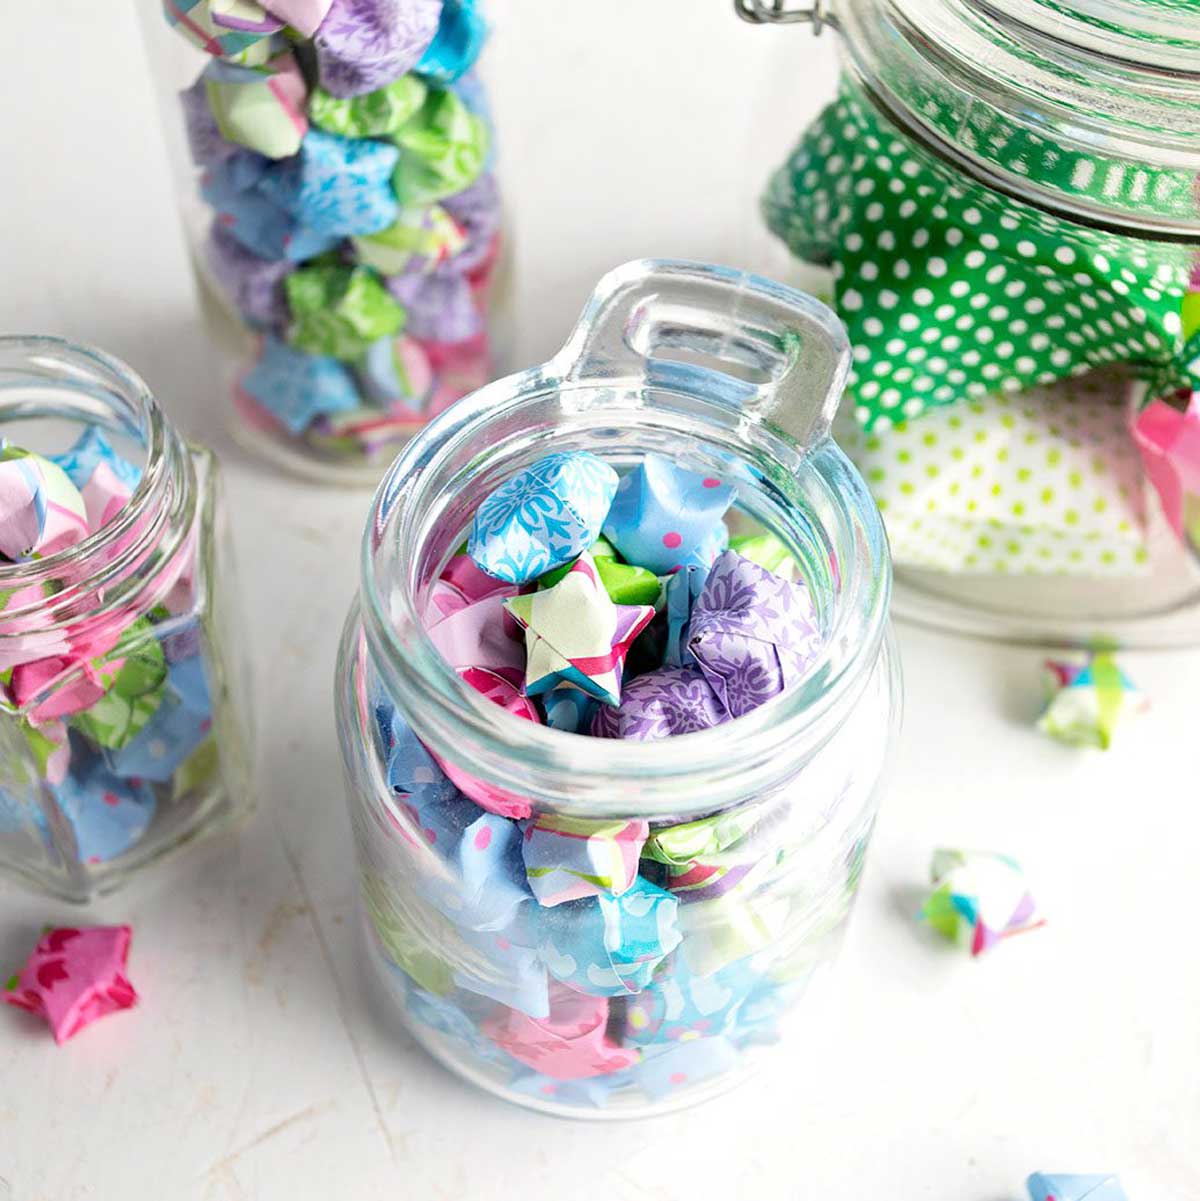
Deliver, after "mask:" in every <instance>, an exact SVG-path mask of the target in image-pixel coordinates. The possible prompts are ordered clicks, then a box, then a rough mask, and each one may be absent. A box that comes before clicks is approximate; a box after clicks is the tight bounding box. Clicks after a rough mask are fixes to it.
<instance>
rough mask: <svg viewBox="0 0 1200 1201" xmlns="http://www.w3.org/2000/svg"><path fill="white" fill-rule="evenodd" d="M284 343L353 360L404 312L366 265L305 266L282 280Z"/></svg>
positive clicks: (397, 326) (400, 322)
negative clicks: (287, 318) (287, 316)
mask: <svg viewBox="0 0 1200 1201" xmlns="http://www.w3.org/2000/svg"><path fill="white" fill-rule="evenodd" d="M283 287H284V291H285V293H286V294H287V302H288V309H289V310H290V312H291V314H292V324H291V326H290V327H289V328H288V341H289V342H290V343H291V344H292V346H294V347H295V348H296V349H297V350H301V351H304V352H306V353H307V354H311V355H331V356H332V357H333V358H335V359H348V360H355V359H359V358H361V357H362V356H363V355H364V354H366V353H367V352H368V350H369V349H370V348H371V345H372V344H373V343H375V342H377V341H378V340H379V339H380V338H389V337H391V336H392V335H393V334H397V333H399V332H400V330H401V329H402V328H403V327H404V310H403V309H402V308H401V307H400V306H399V305H398V304H397V303H396V302H395V301H394V300H393V299H392V297H391V295H390V294H389V293H388V291H387V289H386V288H385V287H384V286H383V285H382V284H381V283H380V282H379V280H378V279H377V278H376V277H375V275H374V274H373V273H372V272H370V271H368V270H367V269H366V268H365V267H343V266H337V265H330V266H319V267H303V268H301V269H300V270H299V271H293V272H292V273H291V275H289V276H288V277H287V278H286V279H285V280H284V281H283Z"/></svg>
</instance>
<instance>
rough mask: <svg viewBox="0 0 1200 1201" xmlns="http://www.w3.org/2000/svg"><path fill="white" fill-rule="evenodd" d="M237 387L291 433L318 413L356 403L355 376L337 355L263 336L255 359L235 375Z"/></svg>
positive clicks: (339, 410) (344, 409)
mask: <svg viewBox="0 0 1200 1201" xmlns="http://www.w3.org/2000/svg"><path fill="white" fill-rule="evenodd" d="M239 383H240V386H241V389H242V391H243V392H244V393H245V394H246V395H247V396H249V397H250V399H251V400H253V401H254V403H255V404H257V405H260V406H261V407H262V408H264V409H265V410H266V411H267V412H268V413H270V414H271V416H272V417H274V418H276V419H277V420H278V421H279V422H280V423H281V424H282V425H283V426H284V427H285V428H287V429H288V430H290V431H291V432H292V433H293V434H299V433H301V432H302V431H303V430H304V429H305V428H306V427H307V426H309V425H311V424H312V422H313V421H314V420H315V419H316V418H317V417H319V416H321V415H322V414H327V413H342V412H348V411H350V410H353V409H356V408H357V407H358V405H359V403H360V401H359V395H358V389H357V388H356V387H355V384H354V376H353V375H352V374H351V372H350V370H349V368H348V367H347V366H346V365H345V363H340V362H338V360H337V359H334V358H328V357H324V356H319V355H312V354H305V353H304V352H303V351H300V350H293V349H292V348H291V347H290V346H287V345H285V344H284V343H283V342H280V341H279V340H278V339H277V338H271V337H268V338H264V339H263V345H262V350H261V351H260V353H259V357H258V361H257V362H256V363H255V364H254V366H253V367H251V368H250V370H249V371H247V372H246V373H245V374H244V375H243V376H242V378H241V380H240V381H239Z"/></svg>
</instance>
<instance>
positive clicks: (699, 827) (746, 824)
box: [642, 804, 781, 901]
mask: <svg viewBox="0 0 1200 1201" xmlns="http://www.w3.org/2000/svg"><path fill="white" fill-rule="evenodd" d="M780 812H781V811H780V810H779V809H778V807H777V806H772V805H768V804H759V805H745V806H743V807H742V808H740V809H733V810H727V811H725V812H723V813H717V814H714V815H713V816H712V817H705V818H700V819H699V820H698V821H694V822H686V823H684V824H682V825H678V826H666V827H663V828H661V829H658V830H655V831H654V834H653V835H652V836H651V837H650V839H649V840H648V841H647V843H646V846H645V848H644V850H643V851H642V854H643V856H644V857H645V858H647V859H653V860H655V861H656V862H658V863H661V864H663V865H664V866H665V867H666V869H667V878H666V882H665V886H666V888H667V889H668V891H670V892H672V893H675V895H676V896H679V897H680V899H681V900H688V901H702V900H711V899H712V898H714V897H719V896H723V895H724V894H725V893H727V892H731V891H732V890H733V889H735V888H737V887H739V886H740V885H742V884H743V883H744V882H745V881H746V879H747V877H748V876H750V875H751V874H752V873H754V874H756V875H758V874H761V873H755V869H756V868H757V867H759V866H760V865H762V866H763V867H764V868H770V867H771V866H772V865H773V864H774V863H775V861H776V860H777V859H778V857H779V846H778V844H777V843H776V841H775V840H774V839H771V838H770V837H769V835H768V836H767V837H766V839H765V841H764V837H763V834H762V827H764V826H768V825H773V824H775V823H774V822H772V821H771V819H772V818H773V817H777V815H778V814H779V813H780ZM756 832H757V833H758V837H757V838H755V837H752V835H754V834H755V833H756Z"/></svg>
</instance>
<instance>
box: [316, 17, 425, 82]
mask: <svg viewBox="0 0 1200 1201" xmlns="http://www.w3.org/2000/svg"><path fill="white" fill-rule="evenodd" d="M441 9H442V0H333V3H332V4H330V6H329V11H328V13H327V14H326V15H325V18H324V20H323V21H322V22H321V24H320V28H318V29H317V31H316V34H315V36H314V38H313V42H314V44H315V46H316V52H317V71H318V75H319V77H320V80H321V86H322V87H324V88H325V89H326V90H327V91H328V92H331V93H332V94H333V95H334V96H358V95H361V94H362V93H363V92H370V91H373V90H374V89H375V88H380V87H383V85H384V84H387V83H390V82H391V81H392V80H394V79H399V78H400V76H401V75H407V74H408V73H409V71H411V70H412V69H413V67H415V66H416V65H417V62H418V61H419V60H420V58H421V55H422V54H424V53H425V51H426V49H427V48H428V46H429V43H430V42H432V41H433V38H434V35H435V34H436V33H437V29H438V20H439V18H440V16H441Z"/></svg>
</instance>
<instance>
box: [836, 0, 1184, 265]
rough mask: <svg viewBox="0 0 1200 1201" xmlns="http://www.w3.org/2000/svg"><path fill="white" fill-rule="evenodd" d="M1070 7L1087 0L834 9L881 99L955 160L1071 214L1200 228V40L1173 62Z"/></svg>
mask: <svg viewBox="0 0 1200 1201" xmlns="http://www.w3.org/2000/svg"><path fill="white" fill-rule="evenodd" d="M1106 3H1107V0H1106ZM1115 3H1119V4H1120V5H1121V9H1120V11H1124V10H1125V9H1126V8H1127V7H1128V6H1127V5H1126V3H1125V0H1115ZM1104 7H1105V5H1102V4H1100V3H1099V2H1097V4H1095V5H1092V6H1088V11H1089V12H1091V11H1100V10H1101V9H1102V8H1104ZM1067 8H1070V9H1071V10H1072V11H1075V10H1078V11H1079V12H1083V11H1084V9H1085V4H1084V2H1083V0H1066V2H1063V0H842V2H841V3H840V4H839V6H838V9H837V15H838V28H839V31H840V32H841V34H842V45H843V46H844V47H845V51H846V56H847V61H848V66H849V67H850V69H851V72H852V74H853V75H854V76H855V77H856V79H857V80H858V81H859V82H860V83H861V85H862V86H863V87H864V88H865V89H866V91H867V93H868V94H869V95H870V96H871V98H872V100H873V102H875V103H876V104H877V105H878V107H879V108H881V109H882V110H883V111H884V112H886V113H887V115H888V116H889V117H891V118H892V119H893V120H894V122H895V123H896V125H897V126H898V127H899V128H900V129H901V130H903V131H905V132H907V133H909V134H910V135H911V136H913V137H914V138H915V139H916V140H917V141H919V142H922V143H924V144H925V146H926V147H927V148H928V149H930V150H931V151H933V152H934V153H935V154H937V155H938V156H940V157H942V158H944V159H946V160H947V161H949V162H950V163H951V164H952V165H953V166H954V167H955V168H957V169H958V170H959V171H961V172H963V173H965V174H966V175H967V176H970V177H974V178H975V179H977V180H978V181H980V182H982V183H983V184H984V185H985V186H988V187H991V188H996V189H998V190H1000V191H1003V192H1007V193H1009V194H1010V195H1013V196H1015V197H1017V198H1019V199H1021V200H1023V201H1026V202H1027V203H1031V204H1034V205H1036V206H1038V207H1040V208H1043V209H1045V210H1047V211H1050V212H1052V213H1056V214H1058V215H1061V216H1064V217H1066V218H1067V219H1069V220H1073V221H1083V222H1085V223H1089V224H1096V225H1099V226H1102V227H1109V228H1113V229H1114V230H1116V231H1118V232H1121V233H1123V234H1127V235H1129V236H1135V237H1149V238H1159V239H1163V240H1182V241H1185V242H1189V243H1190V242H1194V241H1195V240H1196V238H1197V235H1198V234H1200V188H1198V187H1197V180H1200V40H1198V41H1197V42H1195V43H1193V42H1191V41H1188V40H1187V39H1185V40H1184V44H1182V45H1180V46H1176V47H1175V48H1174V50H1173V51H1172V53H1173V55H1174V60H1172V61H1175V60H1177V63H1178V64H1182V65H1176V66H1173V67H1172V66H1164V55H1166V54H1167V51H1166V50H1165V49H1164V48H1163V47H1162V45H1161V44H1160V43H1158V42H1155V41H1153V40H1151V39H1149V38H1147V37H1139V36H1133V35H1131V34H1130V35H1121V34H1118V33H1114V32H1113V31H1112V30H1109V29H1105V28H1102V27H1100V26H1099V25H1096V24H1093V23H1091V22H1089V21H1088V20H1085V19H1083V18H1082V17H1080V18H1078V19H1074V20H1072V19H1068V16H1067V15H1064V10H1065V9H1067ZM1192 25H1194V26H1195V27H1196V29H1197V38H1198V39H1200V20H1194V21H1193V22H1192ZM1190 27H1191V26H1189V28H1190ZM1189 37H1190V35H1189ZM1147 47H1149V48H1150V49H1149V50H1147ZM1168 57H1169V56H1168Z"/></svg>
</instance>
